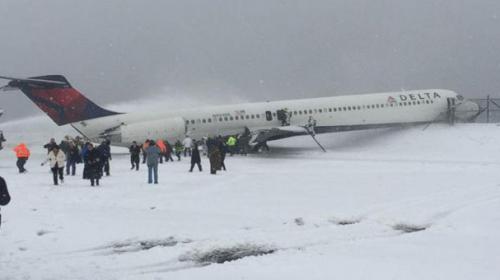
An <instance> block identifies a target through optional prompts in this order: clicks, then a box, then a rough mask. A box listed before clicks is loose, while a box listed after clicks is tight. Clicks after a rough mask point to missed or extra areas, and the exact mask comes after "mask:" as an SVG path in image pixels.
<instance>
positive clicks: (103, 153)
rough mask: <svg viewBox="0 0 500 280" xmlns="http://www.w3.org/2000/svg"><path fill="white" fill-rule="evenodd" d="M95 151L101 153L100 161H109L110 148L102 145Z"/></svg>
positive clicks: (104, 144)
mask: <svg viewBox="0 0 500 280" xmlns="http://www.w3.org/2000/svg"><path fill="white" fill-rule="evenodd" d="M96 149H97V150H98V151H99V152H100V153H101V160H103V161H106V160H109V159H111V148H110V147H109V145H108V144H106V143H102V144H101V145H99V146H98V147H97V148H96Z"/></svg>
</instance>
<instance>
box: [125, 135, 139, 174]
mask: <svg viewBox="0 0 500 280" xmlns="http://www.w3.org/2000/svg"><path fill="white" fill-rule="evenodd" d="M128 150H129V152H130V163H131V164H132V167H131V168H130V169H131V170H132V169H134V168H135V170H139V162H140V161H141V159H140V154H141V147H139V145H137V142H135V141H133V142H132V146H130V147H129V148H128Z"/></svg>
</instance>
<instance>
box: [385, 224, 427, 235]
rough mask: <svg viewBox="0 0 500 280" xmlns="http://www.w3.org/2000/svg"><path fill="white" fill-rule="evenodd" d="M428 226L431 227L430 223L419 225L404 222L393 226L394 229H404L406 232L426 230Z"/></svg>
mask: <svg viewBox="0 0 500 280" xmlns="http://www.w3.org/2000/svg"><path fill="white" fill-rule="evenodd" d="M428 227H429V226H428V225H425V226H419V225H412V224H404V223H399V224H395V225H394V226H392V228H393V229H394V230H398V231H402V232H404V233H412V232H417V231H423V230H426V229H427V228H428Z"/></svg>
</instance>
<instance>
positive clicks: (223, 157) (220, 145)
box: [217, 135, 227, 171]
mask: <svg viewBox="0 0 500 280" xmlns="http://www.w3.org/2000/svg"><path fill="white" fill-rule="evenodd" d="M217 147H218V148H219V151H220V166H221V169H224V171H226V164H225V163H224V161H225V160H226V153H227V145H226V143H224V138H222V136H220V135H219V137H218V138H217Z"/></svg>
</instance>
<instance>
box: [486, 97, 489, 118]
mask: <svg viewBox="0 0 500 280" xmlns="http://www.w3.org/2000/svg"><path fill="white" fill-rule="evenodd" d="M486 123H490V95H488V96H486Z"/></svg>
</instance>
